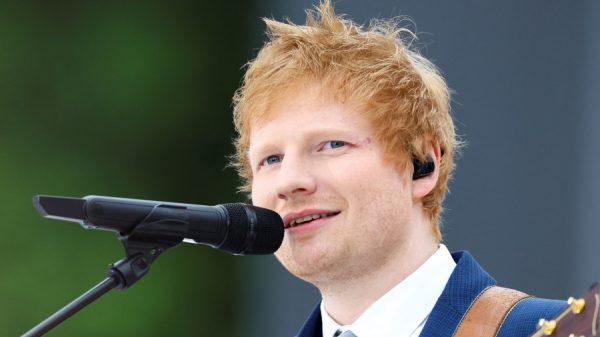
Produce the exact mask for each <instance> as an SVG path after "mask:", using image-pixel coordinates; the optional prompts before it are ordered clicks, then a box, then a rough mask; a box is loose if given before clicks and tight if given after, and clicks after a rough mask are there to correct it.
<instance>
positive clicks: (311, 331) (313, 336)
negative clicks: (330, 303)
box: [296, 302, 323, 337]
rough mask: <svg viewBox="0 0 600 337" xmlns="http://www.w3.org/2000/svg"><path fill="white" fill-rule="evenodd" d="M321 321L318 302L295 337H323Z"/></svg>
mask: <svg viewBox="0 0 600 337" xmlns="http://www.w3.org/2000/svg"><path fill="white" fill-rule="evenodd" d="M322 325H323V324H322V321H321V303H320V302H319V303H318V304H317V306H316V307H315V308H314V309H313V311H312V313H311V314H310V316H308V319H307V320H306V322H304V325H302V328H300V331H299V332H298V335H296V337H323V326H322Z"/></svg>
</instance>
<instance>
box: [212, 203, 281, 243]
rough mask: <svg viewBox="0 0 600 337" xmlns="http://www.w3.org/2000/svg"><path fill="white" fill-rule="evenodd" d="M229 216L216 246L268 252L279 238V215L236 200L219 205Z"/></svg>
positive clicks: (279, 240) (278, 241)
mask: <svg viewBox="0 0 600 337" xmlns="http://www.w3.org/2000/svg"><path fill="white" fill-rule="evenodd" d="M222 206H223V207H225V209H226V210H227V213H228V218H229V233H228V235H227V237H226V238H225V241H224V242H223V243H222V244H221V245H220V246H219V248H220V249H223V250H226V251H229V252H231V253H234V254H271V253H273V252H275V251H276V250H277V249H278V248H279V246H280V245H281V242H282V241H283V221H282V220H281V217H280V216H279V214H277V213H275V212H273V211H271V210H268V209H264V208H260V207H254V206H250V205H244V204H239V203H234V204H223V205H222Z"/></svg>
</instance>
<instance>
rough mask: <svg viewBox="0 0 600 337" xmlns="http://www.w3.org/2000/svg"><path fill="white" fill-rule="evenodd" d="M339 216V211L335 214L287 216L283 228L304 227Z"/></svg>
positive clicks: (319, 213) (321, 213)
mask: <svg viewBox="0 0 600 337" xmlns="http://www.w3.org/2000/svg"><path fill="white" fill-rule="evenodd" d="M338 214H340V212H339V211H336V212H315V213H310V214H306V215H291V216H290V215H288V216H287V217H286V218H287V219H286V220H287V221H284V225H283V227H284V228H286V229H287V228H292V227H297V226H301V225H306V224H308V223H311V222H313V221H315V220H318V219H325V218H330V217H333V216H336V215H338Z"/></svg>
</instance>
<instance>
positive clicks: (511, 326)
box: [497, 297, 567, 337]
mask: <svg viewBox="0 0 600 337" xmlns="http://www.w3.org/2000/svg"><path fill="white" fill-rule="evenodd" d="M566 306H567V303H566V302H565V301H559V300H550V299H543V298H536V297H529V298H526V299H524V300H522V301H520V302H518V303H517V304H516V305H515V306H514V307H513V308H512V309H511V310H510V312H509V313H508V315H507V316H506V318H505V319H504V322H503V324H502V326H501V327H500V330H499V331H498V334H497V336H498V337H520V336H523V337H526V336H531V334H533V333H534V332H535V331H536V330H537V324H538V321H539V320H540V319H542V318H544V319H552V318H554V317H556V316H558V314H559V313H560V312H561V311H563V310H564V309H565V308H566Z"/></svg>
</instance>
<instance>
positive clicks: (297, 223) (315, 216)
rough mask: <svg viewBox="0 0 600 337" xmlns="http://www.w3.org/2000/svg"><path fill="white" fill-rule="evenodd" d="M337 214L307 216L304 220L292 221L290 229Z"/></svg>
mask: <svg viewBox="0 0 600 337" xmlns="http://www.w3.org/2000/svg"><path fill="white" fill-rule="evenodd" d="M334 214H335V213H323V214H311V215H307V216H305V217H302V218H298V219H294V220H292V221H290V227H294V226H296V225H299V224H301V223H305V222H307V221H311V220H315V219H319V218H325V217H328V216H331V215H334Z"/></svg>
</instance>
